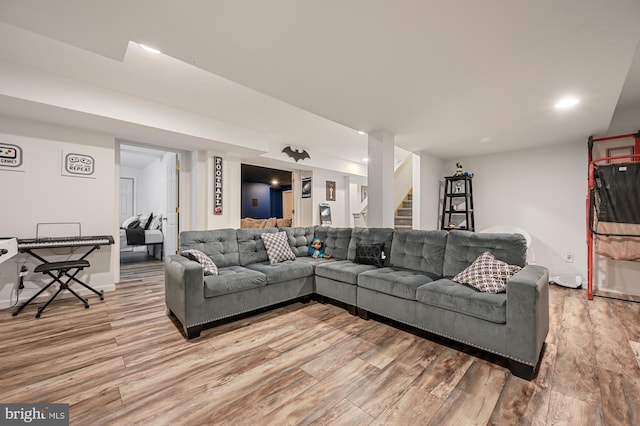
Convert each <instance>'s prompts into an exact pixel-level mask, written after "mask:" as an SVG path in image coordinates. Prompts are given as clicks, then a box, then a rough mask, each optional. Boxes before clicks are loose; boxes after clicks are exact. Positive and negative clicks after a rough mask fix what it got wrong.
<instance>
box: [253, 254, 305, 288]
mask: <svg viewBox="0 0 640 426" xmlns="http://www.w3.org/2000/svg"><path fill="white" fill-rule="evenodd" d="M246 268H247V269H251V270H253V271H258V272H260V273H262V274H264V275H265V276H266V277H267V284H276V283H281V282H285V281H291V280H295V279H298V278H306V277H310V276H312V275H313V266H312V265H311V264H310V263H306V262H297V261H292V260H285V261H284V262H280V263H273V264H272V263H266V262H263V263H252V264H250V265H247V266H246Z"/></svg>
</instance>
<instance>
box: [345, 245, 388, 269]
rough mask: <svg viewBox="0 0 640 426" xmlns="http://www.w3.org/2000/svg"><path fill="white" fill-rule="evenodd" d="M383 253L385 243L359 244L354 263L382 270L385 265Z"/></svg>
mask: <svg viewBox="0 0 640 426" xmlns="http://www.w3.org/2000/svg"><path fill="white" fill-rule="evenodd" d="M383 253H384V243H374V244H358V245H357V246H356V257H355V259H353V261H354V262H355V263H360V264H362V265H373V266H375V267H376V268H382V265H383V263H384V259H383V258H382V255H383Z"/></svg>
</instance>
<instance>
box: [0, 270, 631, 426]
mask: <svg viewBox="0 0 640 426" xmlns="http://www.w3.org/2000/svg"><path fill="white" fill-rule="evenodd" d="M122 274H123V282H122V283H120V284H118V285H117V290H116V291H115V292H110V293H107V294H106V296H105V300H104V301H103V302H100V301H99V300H98V298H97V297H95V296H92V297H90V303H91V308H90V309H88V310H86V309H84V308H83V306H82V304H81V303H79V302H78V301H77V300H74V299H65V300H56V301H55V302H54V303H52V304H51V305H50V306H49V307H48V308H47V310H46V311H45V313H44V314H43V316H42V318H40V319H35V318H34V315H35V312H36V307H35V306H29V307H27V308H26V309H25V310H24V311H23V312H22V313H21V314H20V315H19V316H17V317H12V316H11V311H8V310H7V311H4V312H2V315H0V327H1V328H0V330H1V331H0V337H1V340H2V346H1V348H0V360H1V363H0V402H3V403H13V402H22V403H26V402H50V403H69V404H70V421H71V424H76V425H102V424H113V425H129V424H148V425H163V424H171V425H176V424H179V425H202V424H223V425H225V424H230V425H253V426H255V425H284V424H313V425H326V424H336V425H343V424H349V425H359V424H362V425H368V424H371V425H411V424H416V425H426V424H434V425H441V424H449V425H470V424H481V425H482V424H491V425H520V424H523V425H545V424H549V425H551V424H573V425H591V424H594V425H601V424H606V425H638V424H640V368H639V367H638V363H639V360H640V304H637V303H632V302H623V301H619V300H612V299H606V298H596V299H594V300H593V301H588V300H587V298H586V294H585V292H583V291H579V290H571V289H565V288H562V287H557V286H551V291H550V294H551V330H550V332H549V336H548V338H547V341H546V351H545V354H544V357H543V362H542V365H541V368H540V373H539V374H538V377H537V378H536V379H535V380H534V381H531V382H528V381H525V380H522V379H519V378H517V377H514V376H512V375H511V374H510V373H509V371H508V370H507V369H506V367H505V363H504V362H503V361H502V360H500V359H497V358H495V357H493V356H491V355H488V354H484V353H482V352H480V351H476V350H473V349H469V348H466V347H464V346H462V345H457V344H455V343H452V342H448V341H445V340H443V339H440V338H438V337H436V336H432V335H429V336H427V335H426V334H425V333H421V332H415V331H411V330H408V329H405V328H404V327H402V326H400V325H397V324H396V326H393V325H391V324H389V323H386V322H384V321H383V320H381V319H379V318H373V319H371V320H369V321H364V320H362V319H360V318H358V317H354V316H351V315H349V314H348V313H347V312H346V311H345V310H344V309H341V308H339V307H337V306H334V305H331V304H326V305H323V304H320V303H317V302H311V303H308V304H301V303H294V304H291V305H287V306H283V307H280V308H277V309H274V310H270V311H266V312H262V313H259V314H256V315H253V316H250V317H246V318H243V319H239V320H237V321H234V322H229V323H227V324H223V325H221V326H218V327H215V328H211V329H207V330H205V331H203V332H202V335H201V337H200V338H198V339H194V340H193V341H186V340H185V339H184V338H183V336H182V334H181V333H180V332H179V330H178V328H177V326H176V325H175V324H174V323H173V321H172V320H171V319H170V318H169V317H167V316H166V315H165V306H164V282H163V280H164V277H163V272H162V263H161V262H145V263H144V264H129V265H123V266H122ZM425 337H427V338H425Z"/></svg>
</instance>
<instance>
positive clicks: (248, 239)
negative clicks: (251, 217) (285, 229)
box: [238, 228, 278, 266]
mask: <svg viewBox="0 0 640 426" xmlns="http://www.w3.org/2000/svg"><path fill="white" fill-rule="evenodd" d="M275 232H278V228H265V229H259V228H248V229H238V251H239V258H240V266H245V265H249V264H251V263H260V262H266V261H268V260H269V255H267V249H266V247H265V246H264V242H263V241H262V234H264V233H275Z"/></svg>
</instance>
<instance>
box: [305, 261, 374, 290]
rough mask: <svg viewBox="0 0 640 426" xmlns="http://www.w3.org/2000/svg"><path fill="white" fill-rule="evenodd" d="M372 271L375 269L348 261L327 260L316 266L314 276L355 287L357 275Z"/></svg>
mask: <svg viewBox="0 0 640 426" xmlns="http://www.w3.org/2000/svg"><path fill="white" fill-rule="evenodd" d="M372 269H376V267H375V266H371V265H360V264H359V263H354V262H352V261H350V260H329V261H327V262H323V263H320V264H318V265H317V266H316V275H317V276H320V277H325V278H329V279H332V280H334V281H340V282H343V283H347V284H353V285H356V283H357V282H358V274H360V273H362V272H364V271H370V270H372Z"/></svg>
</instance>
